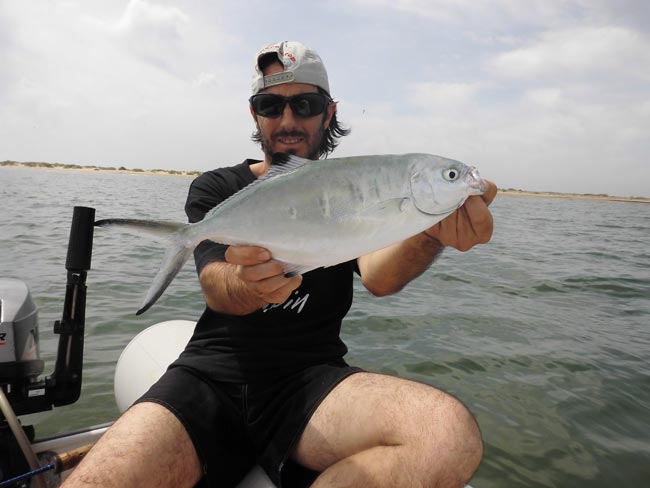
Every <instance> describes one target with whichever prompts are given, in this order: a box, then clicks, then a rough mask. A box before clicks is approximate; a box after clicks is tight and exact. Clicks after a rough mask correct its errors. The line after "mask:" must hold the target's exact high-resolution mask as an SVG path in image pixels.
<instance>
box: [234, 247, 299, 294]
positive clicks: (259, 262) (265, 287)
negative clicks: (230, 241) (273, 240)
mask: <svg viewBox="0 0 650 488" xmlns="http://www.w3.org/2000/svg"><path fill="white" fill-rule="evenodd" d="M226 262H227V263H230V264H233V265H235V266H236V268H235V276H237V278H239V279H240V280H241V281H242V282H243V283H245V284H246V286H247V287H248V289H249V290H250V291H251V292H252V293H253V294H254V295H255V296H256V297H258V298H259V299H260V300H262V301H263V302H264V304H267V303H284V301H285V300H286V299H287V298H289V296H290V295H291V293H293V291H294V290H295V289H296V288H298V287H299V286H300V283H302V276H294V277H293V278H285V276H284V269H283V268H282V264H280V263H279V262H278V261H274V260H272V259H271V253H270V252H269V251H267V250H266V249H264V248H263V247H256V246H230V247H229V248H228V249H227V250H226Z"/></svg>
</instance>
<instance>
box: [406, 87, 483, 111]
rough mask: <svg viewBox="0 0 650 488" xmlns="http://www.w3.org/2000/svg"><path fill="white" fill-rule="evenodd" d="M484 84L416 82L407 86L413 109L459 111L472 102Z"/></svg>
mask: <svg viewBox="0 0 650 488" xmlns="http://www.w3.org/2000/svg"><path fill="white" fill-rule="evenodd" d="M484 86H485V84H484V83H476V82H474V83H463V82H455V83H454V82H449V83H438V82H418V83H412V84H409V85H408V86H407V89H408V91H409V93H410V100H411V103H412V104H413V106H415V107H425V108H426V109H427V110H442V109H452V110H461V109H463V108H464V107H466V106H467V105H468V104H470V103H472V101H474V99H475V96H476V94H477V93H479V91H480V90H481V89H482V88H483V87H484Z"/></svg>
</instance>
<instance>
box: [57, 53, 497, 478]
mask: <svg viewBox="0 0 650 488" xmlns="http://www.w3.org/2000/svg"><path fill="white" fill-rule="evenodd" d="M253 81H254V82H253V97H252V98H251V99H250V109H251V115H252V117H253V120H254V122H255V124H256V127H257V130H258V131H257V133H256V135H255V139H256V140H258V141H259V142H260V143H261V146H262V149H263V151H264V159H263V160H262V161H253V160H246V161H245V162H244V163H242V164H240V165H237V166H234V167H231V168H221V169H218V170H215V171H211V172H208V173H204V174H203V175H202V176H200V177H199V178H197V179H196V180H195V181H194V182H193V184H192V187H191V189H190V192H189V196H188V201H187V205H186V211H187V213H188V216H189V218H190V221H197V220H201V219H202V218H203V216H204V215H205V213H206V212H207V211H208V210H209V209H210V208H212V207H214V206H215V205H217V204H218V203H220V202H222V201H223V200H225V199H226V198H228V196H230V195H231V194H233V193H234V192H236V191H237V190H238V189H240V188H243V187H245V186H246V185H248V184H250V183H252V182H253V181H255V180H256V179H257V178H260V177H263V176H264V175H265V174H266V173H267V171H268V169H269V167H270V165H271V156H272V154H273V153H276V152H286V153H292V154H296V155H298V156H301V157H307V158H311V159H318V157H319V156H322V155H325V154H327V153H328V152H330V151H331V150H333V149H334V147H335V146H336V144H337V138H338V137H340V136H342V135H345V134H346V131H345V130H343V129H341V127H340V126H339V125H338V121H337V120H336V103H335V102H334V101H333V100H332V99H331V97H330V88H329V82H328V79H327V73H326V71H325V68H324V66H323V63H322V61H321V59H320V57H319V56H318V55H317V54H316V53H315V52H314V51H312V50H310V49H308V48H306V47H305V46H303V45H302V44H300V43H297V42H287V41H285V42H281V43H279V44H275V45H271V46H267V47H266V48H264V49H263V50H262V51H261V52H260V53H258V56H257V57H256V60H255V75H254V79H253ZM311 164H319V163H318V162H314V163H311ZM488 187H489V191H488V192H487V194H486V195H483V196H482V197H470V198H469V199H468V200H467V201H466V203H465V205H464V206H463V207H462V208H460V209H459V210H458V211H456V212H455V213H454V214H452V215H451V216H449V217H448V218H447V219H445V220H443V221H442V222H440V223H438V224H437V225H435V226H434V227H432V228H431V229H428V230H427V231H426V232H423V233H421V234H419V235H417V236H415V237H413V238H410V239H408V240H406V241H404V242H401V243H399V244H396V245H394V246H392V247H389V248H386V249H383V250H381V251H377V252H374V253H372V254H370V255H367V256H360V257H359V258H358V259H357V260H356V261H353V262H349V263H343V264H340V265H338V266H333V267H331V268H325V269H319V270H314V271H312V272H309V273H306V274H305V275H304V276H295V277H287V276H285V272H284V270H283V268H282V266H281V265H280V263H278V262H276V261H274V260H273V257H272V256H271V255H270V254H269V252H268V251H267V250H265V249H262V248H259V247H253V246H239V247H234V246H233V247H225V246H221V245H218V244H215V243H210V242H204V243H202V244H201V245H200V246H199V247H198V248H197V250H196V252H195V259H196V263H197V268H198V271H199V278H200V282H201V286H202V289H203V293H204V295H205V299H206V303H207V308H206V310H205V312H204V314H203V316H202V317H201V319H200V320H199V322H198V323H197V326H196V330H195V333H194V336H193V337H192V339H191V341H190V343H189V344H188V347H187V348H186V350H185V351H184V352H183V354H181V356H180V358H179V359H178V360H177V361H176V362H175V363H174V364H173V365H172V366H171V367H170V369H169V370H168V371H167V372H166V373H165V375H164V376H163V378H161V380H160V381H159V382H158V383H157V384H156V385H154V386H153V387H152V388H151V390H150V391H149V392H148V393H146V394H145V395H144V396H143V397H142V398H141V399H140V400H139V401H138V402H136V404H135V405H134V406H133V407H132V408H131V409H130V410H128V411H127V412H126V413H125V414H124V415H123V416H122V417H121V418H120V419H119V420H118V421H117V422H116V423H115V425H114V426H113V427H112V428H111V429H110V430H109V432H107V434H106V435H105V436H104V437H103V438H102V439H101V440H100V441H99V442H98V443H97V445H96V446H95V447H94V448H93V450H92V451H91V452H90V453H89V455H88V457H87V458H86V459H85V460H84V462H83V463H82V464H81V465H80V466H79V468H77V470H76V471H75V472H74V473H73V474H72V475H71V477H70V479H69V482H68V483H66V485H65V486H66V487H70V486H73V487H74V486H88V485H90V486H92V485H100V486H120V487H129V486H133V487H136V486H138V487H140V486H173V487H180V486H193V485H194V484H195V483H197V482H198V483H202V485H203V486H235V485H236V484H237V482H238V481H239V480H240V479H241V477H242V476H243V475H244V474H245V473H246V472H247V471H248V470H249V469H250V468H251V467H252V466H254V465H255V464H256V463H258V464H260V465H261V466H262V467H263V468H264V470H265V471H266V473H267V474H268V475H269V477H270V478H271V479H272V480H273V481H274V482H275V483H276V484H277V485H280V484H281V483H282V481H283V480H285V481H286V476H287V474H289V473H291V471H292V469H293V467H292V466H295V465H299V466H302V467H304V468H307V469H308V470H312V471H313V472H315V476H317V478H316V479H315V481H313V485H312V486H314V487H340V486H359V487H375V486H376V487H383V486H385V487H401V486H403V487H418V486H422V487H424V486H441V487H443V486H444V487H460V486H463V485H464V484H465V483H466V482H467V481H468V480H469V479H470V477H471V476H472V474H473V473H474V471H475V470H476V468H477V466H478V464H479V462H480V459H481V455H482V443H481V437H480V433H479V430H478V427H477V425H476V422H475V421H474V418H473V417H472V415H471V414H470V413H469V412H468V410H467V409H466V408H465V407H464V406H463V405H462V404H461V403H460V402H459V401H458V400H456V399H455V398H453V397H452V396H450V395H448V394H446V393H444V392H442V391H440V390H437V389H435V388H433V387H430V386H427V385H423V384H418V383H414V382H410V381H407V380H403V379H399V378H393V377H388V376H383V375H377V374H372V373H368V372H363V371H361V370H359V369H358V368H353V367H350V366H348V365H347V364H346V363H345V362H344V360H343V355H344V354H345V353H346V351H347V349H346V347H345V345H344V344H343V343H342V342H341V340H340V338H339V331H340V326H341V320H342V318H343V316H344V315H345V314H346V313H347V311H348V309H349V307H350V304H351V302H352V276H353V273H354V272H357V273H358V274H360V276H361V279H362V282H363V284H364V286H365V287H366V288H367V289H368V290H370V291H371V292H372V293H373V294H375V295H379V296H381V295H388V294H391V293H396V292H397V291H399V290H400V289H402V288H403V287H404V286H405V285H406V284H407V283H408V282H409V281H411V280H412V279H413V278H415V277H417V276H418V275H420V274H421V273H422V272H423V271H424V270H426V269H427V267H428V266H429V265H430V264H431V263H432V262H433V260H434V259H435V257H436V256H437V255H438V254H439V253H440V251H441V250H442V248H443V247H444V246H452V247H455V248H457V249H460V250H463V251H465V250H468V249H470V248H471V247H473V246H474V245H475V244H478V243H485V242H487V241H488V240H489V239H490V237H491V233H492V218H491V216H490V213H489V211H488V209H487V205H488V204H489V203H490V202H491V200H492V199H493V198H494V196H495V194H496V187H495V186H494V185H493V184H492V183H488ZM224 251H225V252H224ZM224 258H225V261H224ZM279 304H280V305H279ZM278 305H279V306H278ZM285 465H286V469H283V468H284V467H285ZM285 485H287V486H288V485H289V483H285Z"/></svg>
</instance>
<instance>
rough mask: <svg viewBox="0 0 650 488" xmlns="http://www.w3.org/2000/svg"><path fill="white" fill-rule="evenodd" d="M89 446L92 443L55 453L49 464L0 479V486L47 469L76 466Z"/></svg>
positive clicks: (56, 470)
mask: <svg viewBox="0 0 650 488" xmlns="http://www.w3.org/2000/svg"><path fill="white" fill-rule="evenodd" d="M91 447H93V445H92V444H88V445H87V446H82V447H79V448H77V449H74V450H72V451H69V452H64V453H62V454H56V455H54V456H53V457H51V458H50V462H49V464H46V465H45V466H41V467H40V468H37V469H34V470H32V471H28V472H27V473H23V474H21V475H18V476H16V477H14V478H11V479H9V480H5V481H0V488H4V487H5V486H11V485H13V484H15V483H18V482H19V481H22V480H26V479H28V478H31V477H33V476H36V475H37V474H41V473H45V472H47V471H51V470H53V471H54V473H55V474H58V473H61V472H62V471H66V470H68V469H72V468H74V467H76V466H77V464H79V462H80V461H81V460H82V459H83V458H84V456H85V455H86V454H88V451H90V448H91Z"/></svg>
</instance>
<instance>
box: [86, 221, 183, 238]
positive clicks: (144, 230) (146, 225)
mask: <svg viewBox="0 0 650 488" xmlns="http://www.w3.org/2000/svg"><path fill="white" fill-rule="evenodd" d="M187 226H188V224H181V223H178V222H168V221H164V220H141V219H103V220H98V221H96V222H95V227H119V228H120V229H121V230H125V231H127V232H133V233H135V234H138V235H143V234H144V235H147V236H151V237H155V238H157V239H167V238H169V236H170V235H171V234H173V233H175V232H178V231H179V230H181V229H183V228H185V227H187Z"/></svg>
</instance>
